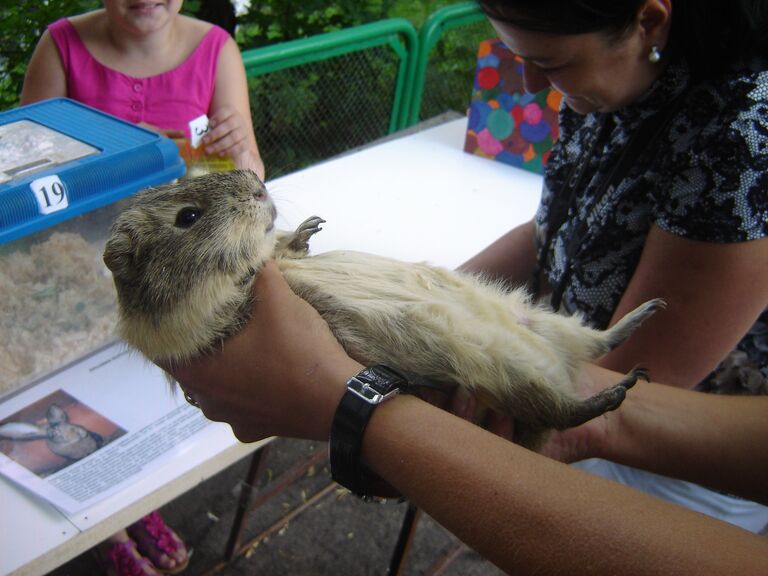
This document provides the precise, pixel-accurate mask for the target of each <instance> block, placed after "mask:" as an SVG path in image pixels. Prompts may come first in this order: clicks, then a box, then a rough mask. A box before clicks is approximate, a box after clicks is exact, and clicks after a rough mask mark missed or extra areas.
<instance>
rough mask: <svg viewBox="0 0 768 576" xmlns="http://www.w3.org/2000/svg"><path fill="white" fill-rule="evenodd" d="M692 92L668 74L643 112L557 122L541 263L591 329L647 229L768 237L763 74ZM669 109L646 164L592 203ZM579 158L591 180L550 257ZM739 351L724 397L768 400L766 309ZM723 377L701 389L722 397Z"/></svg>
mask: <svg viewBox="0 0 768 576" xmlns="http://www.w3.org/2000/svg"><path fill="white" fill-rule="evenodd" d="M690 84H691V83H690V80H689V74H688V69H687V67H686V66H685V65H683V64H675V65H670V66H668V68H667V70H665V72H664V73H663V74H662V76H661V77H660V78H659V80H657V81H656V82H655V83H654V85H653V86H652V87H651V88H650V89H649V91H648V92H647V93H646V94H645V95H644V96H643V97H642V98H641V99H640V100H639V101H638V102H636V103H634V104H632V105H630V106H628V107H625V108H623V109H621V110H619V111H617V112H614V113H610V114H601V113H593V114H587V115H580V114H577V113H575V112H573V111H571V110H570V109H568V108H567V107H564V108H563V110H562V111H561V113H560V138H559V140H558V142H557V143H556V145H555V147H554V149H553V151H552V155H551V157H550V160H549V164H548V166H547V171H546V174H545V177H544V190H543V195H542V200H541V204H540V206H539V210H538V212H537V215H536V224H537V241H538V245H539V259H540V262H541V263H542V271H543V272H544V274H545V276H546V278H547V279H548V281H549V283H550V285H551V286H552V287H553V288H555V289H557V288H560V289H562V308H563V309H564V310H565V311H566V312H570V313H572V312H574V311H580V312H581V313H582V314H583V315H584V316H585V318H586V319H587V321H588V322H589V323H591V324H592V325H593V326H595V327H598V328H605V327H606V326H607V324H608V323H609V321H610V319H611V317H612V315H613V312H614V310H615V308H616V306H617V305H618V303H619V300H620V299H621V296H622V294H623V293H624V291H625V289H626V287H627V285H628V284H629V281H630V278H631V277H632V274H633V272H634V270H635V267H636V266H637V263H638V261H639V259H640V254H641V252H642V249H643V245H644V243H645V239H646V236H647V234H648V232H649V230H650V227H651V225H652V224H656V225H657V226H659V227H660V228H661V229H662V230H665V231H667V232H670V233H672V234H675V235H678V236H682V237H685V238H689V239H692V240H700V241H706V242H717V243H726V242H744V241H747V240H754V239H757V238H762V237H764V236H766V235H768V72H752V71H749V70H746V71H743V72H741V73H732V74H731V75H730V76H729V77H727V78H726V79H725V80H724V81H721V82H719V83H716V84H715V83H704V84H699V85H696V86H693V87H691V85H690ZM678 96H680V98H679V100H678V99H677V97H678ZM673 101H674V102H678V103H679V104H678V106H677V107H676V109H675V113H674V116H673V117H672V119H671V122H670V124H669V125H668V126H667V127H665V128H664V130H663V131H662V132H661V133H660V136H659V137H658V138H657V140H656V141H655V143H654V144H653V146H651V147H649V148H651V149H650V150H648V151H647V152H646V153H645V154H647V155H644V156H642V161H640V162H634V163H633V164H632V165H631V168H630V169H629V170H628V172H627V173H626V174H625V175H624V177H623V178H622V179H620V180H619V181H618V182H616V183H615V184H616V185H615V186H613V187H608V188H607V189H605V192H604V193H603V194H602V197H601V198H597V196H599V195H600V191H601V190H602V189H604V188H603V187H602V186H601V184H602V183H604V182H605V180H606V178H608V175H609V173H610V171H611V169H613V168H614V167H615V166H616V165H617V163H618V159H619V157H620V156H621V153H622V150H623V149H624V148H625V144H626V143H627V142H628V139H629V135H630V134H632V133H633V131H636V129H637V127H638V126H639V125H640V124H641V123H642V122H643V121H644V120H646V121H647V119H648V118H650V117H652V116H653V115H654V114H655V113H656V112H657V111H659V110H661V109H662V108H663V107H664V106H665V105H667V104H668V103H669V102H673ZM603 124H605V126H606V127H605V128H604V129H602V130H601V126H603ZM590 149H591V150H592V154H583V153H584V151H585V150H587V151H588V150H590ZM585 156H588V157H586V158H585ZM580 160H581V161H584V162H586V165H585V167H586V170H585V172H584V174H585V177H584V179H583V180H582V181H581V183H580V184H579V186H578V188H577V189H576V190H575V192H574V194H573V198H571V199H570V200H569V201H568V204H566V206H569V208H568V213H567V216H566V217H565V220H564V223H563V224H562V226H561V227H560V228H559V229H556V225H555V227H554V228H553V231H552V232H551V233H552V238H551V241H550V242H549V244H548V245H547V246H546V253H544V252H542V251H543V250H544V249H545V246H544V245H545V244H546V238H547V234H548V225H549V224H550V223H551V222H552V220H553V213H554V212H556V207H555V206H556V204H557V202H562V201H563V200H562V199H563V194H562V193H561V192H562V191H565V194H566V195H567V194H568V192H567V190H568V187H567V183H568V181H569V179H572V178H573V176H574V168H573V167H574V166H575V165H577V164H578V163H579V161H580ZM558 193H560V196H559V197H558V196H557V195H558ZM574 237H575V238H577V240H575V241H574ZM766 289H768V287H767V288H766ZM737 350H739V351H741V352H738V353H736V354H735V355H732V358H731V359H730V362H731V363H733V362H736V363H737V364H738V366H736V367H735V368H734V369H735V370H736V372H740V373H742V376H743V378H741V382H740V383H739V384H736V385H732V384H728V386H725V387H726V388H728V387H729V388H730V389H729V390H728V391H732V392H735V391H749V392H752V393H760V392H763V393H768V309H767V310H766V311H764V312H763V314H762V315H761V316H760V318H759V319H758V321H757V322H756V323H755V325H754V326H753V327H752V329H751V330H750V331H749V333H748V334H747V335H745V337H744V338H743V339H742V341H741V342H740V343H739V345H738V349H737ZM724 364H725V363H724ZM726 368H727V367H726V366H724V365H721V367H719V368H718V370H717V371H716V372H715V373H713V375H710V377H708V378H707V380H705V382H704V383H702V386H701V387H702V388H704V389H712V388H713V387H718V383H717V377H716V376H717V373H719V374H720V376H721V379H722V377H723V376H724V372H725V370H726ZM729 374H730V373H729ZM729 379H730V377H729ZM721 388H722V387H721ZM739 388H742V390H739ZM724 391H725V390H724Z"/></svg>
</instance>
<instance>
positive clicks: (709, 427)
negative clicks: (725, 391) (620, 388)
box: [544, 364, 768, 505]
mask: <svg viewBox="0 0 768 576" xmlns="http://www.w3.org/2000/svg"><path fill="white" fill-rule="evenodd" d="M617 377H618V375H617V374H616V373H615V372H612V371H609V370H606V369H605V368H601V367H599V366H595V365H589V364H588V365H586V366H585V369H584V371H583V373H582V378H581V380H580V385H581V386H582V387H583V389H584V394H587V395H588V394H591V393H593V392H597V391H598V390H602V389H603V388H605V387H606V386H608V385H610V383H611V382H615V380H616V378H617ZM762 438H768V397H766V396H727V395H718V394H706V393H703V392H695V391H692V390H683V389H680V388H677V387H674V386H667V385H664V384H658V383H652V382H643V381H640V382H638V383H637V384H635V386H634V387H633V388H632V390H631V391H630V392H629V393H628V394H627V397H626V398H625V400H624V402H623V403H622V404H621V407H620V408H619V409H618V410H615V411H613V412H606V413H605V414H603V415H602V416H601V417H599V418H595V419H594V420H591V421H589V422H587V423H586V424H584V425H582V426H579V427H578V428H571V429H568V430H564V431H562V432H556V433H554V435H553V437H552V439H551V440H550V442H549V443H548V445H547V446H546V447H545V449H544V453H545V454H547V455H549V456H551V457H553V458H556V459H558V460H561V461H564V462H573V461H576V460H581V459H584V458H595V457H597V458H605V459H607V460H611V461H613V462H618V463H620V464H625V465H627V466H632V467H634V468H640V469H643V470H648V471H650V472H654V473H657V474H661V475H664V476H669V477H672V478H679V479H681V480H688V481H691V482H696V483H698V484H702V485H704V486H708V487H710V488H713V489H715V490H723V491H726V492H731V493H733V494H736V495H738V496H741V497H744V498H748V499H750V500H755V501H757V502H761V503H763V504H766V505H768V488H766V486H768V450H766V449H765V446H764V445H763V443H762V442H761V441H760V440H761V439H762Z"/></svg>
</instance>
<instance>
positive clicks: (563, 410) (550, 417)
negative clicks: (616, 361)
mask: <svg viewBox="0 0 768 576" xmlns="http://www.w3.org/2000/svg"><path fill="white" fill-rule="evenodd" d="M640 378H642V379H643V380H649V378H648V371H647V370H645V369H644V368H635V369H633V370H632V371H631V372H630V373H629V374H627V375H626V376H624V378H622V379H621V380H620V381H619V382H617V383H616V384H614V385H613V386H610V387H608V388H606V389H605V390H601V391H600V392H598V393H597V394H594V395H593V396H590V397H589V398H585V399H583V400H578V399H569V400H567V401H565V402H562V403H561V404H560V405H559V406H556V407H550V409H549V410H547V412H546V415H545V416H543V415H541V414H539V415H538V417H536V415H534V416H533V417H531V414H527V415H526V416H527V417H525V418H521V417H519V416H516V417H515V438H514V440H515V442H516V443H518V444H521V445H522V446H525V447H526V448H529V449H531V450H536V451H538V450H539V449H540V448H541V447H542V446H543V444H544V442H545V441H546V439H547V437H548V436H549V432H550V430H551V429H555V430H565V429H567V428H573V427H575V426H580V425H581V424H584V423H585V422H588V421H590V420H592V419H593V418H597V417H598V416H600V415H602V414H605V413H606V412H610V411H611V410H615V409H616V408H618V407H619V406H620V405H621V403H622V402H623V401H624V398H625V397H626V394H627V390H629V389H630V388H632V386H634V385H635V383H636V382H637V380H638V379H640Z"/></svg>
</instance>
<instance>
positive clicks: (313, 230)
mask: <svg viewBox="0 0 768 576" xmlns="http://www.w3.org/2000/svg"><path fill="white" fill-rule="evenodd" d="M324 223H325V220H323V219H322V218H320V217H319V216H312V217H310V218H307V219H306V220H304V222H302V223H301V224H299V227H298V228H296V231H295V232H294V233H293V239H292V240H291V242H290V244H289V248H290V249H292V250H295V251H296V252H304V253H305V254H306V253H307V252H309V239H310V238H312V236H314V235H315V234H317V233H318V232H320V230H322V228H321V227H320V224H324Z"/></svg>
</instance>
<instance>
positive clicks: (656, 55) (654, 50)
mask: <svg viewBox="0 0 768 576" xmlns="http://www.w3.org/2000/svg"><path fill="white" fill-rule="evenodd" d="M659 60H661V51H660V50H659V47H658V46H656V45H655V44H654V45H653V46H651V51H650V52H648V61H649V62H652V63H653V64H656V63H657V62H659Z"/></svg>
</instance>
